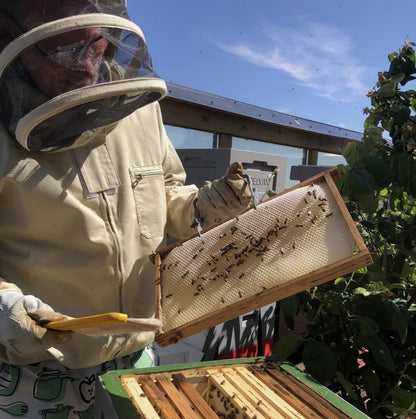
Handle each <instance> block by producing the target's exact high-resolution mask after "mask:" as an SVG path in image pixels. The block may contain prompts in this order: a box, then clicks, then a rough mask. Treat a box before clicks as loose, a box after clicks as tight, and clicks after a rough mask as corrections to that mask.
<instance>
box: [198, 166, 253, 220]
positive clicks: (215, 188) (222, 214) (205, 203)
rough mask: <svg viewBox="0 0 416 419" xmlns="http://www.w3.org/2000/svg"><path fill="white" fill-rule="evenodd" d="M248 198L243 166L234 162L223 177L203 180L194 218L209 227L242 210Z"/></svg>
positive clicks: (248, 187)
mask: <svg viewBox="0 0 416 419" xmlns="http://www.w3.org/2000/svg"><path fill="white" fill-rule="evenodd" d="M250 200H251V191H250V186H249V185H248V183H247V182H246V181H245V180H244V177H243V166H242V165H241V163H239V162H235V163H232V164H231V165H230V166H229V167H228V169H227V171H226V172H225V175H224V177H222V178H220V179H217V180H214V181H213V182H209V181H205V183H204V186H203V187H202V188H201V189H200V190H199V191H198V199H197V202H196V212H197V214H196V218H199V219H200V220H201V221H202V224H203V226H204V227H209V226H211V225H213V224H216V223H218V222H220V221H221V220H223V219H225V218H228V217H231V216H233V215H234V214H237V213H239V212H242V211H244V210H245V209H247V208H248V206H249V205H250ZM198 212H199V214H198Z"/></svg>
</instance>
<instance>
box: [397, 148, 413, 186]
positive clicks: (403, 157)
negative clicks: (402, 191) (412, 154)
mask: <svg viewBox="0 0 416 419" xmlns="http://www.w3.org/2000/svg"><path fill="white" fill-rule="evenodd" d="M393 171H394V174H395V175H396V178H397V180H398V182H399V184H400V185H401V186H403V187H406V186H407V184H408V182H409V176H410V161H409V157H408V155H407V154H406V153H397V154H395V155H393Z"/></svg>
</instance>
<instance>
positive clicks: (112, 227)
mask: <svg viewBox="0 0 416 419" xmlns="http://www.w3.org/2000/svg"><path fill="white" fill-rule="evenodd" d="M100 195H101V197H102V198H103V202H104V209H105V213H106V216H107V221H108V224H109V226H110V233H111V236H112V239H113V243H114V248H115V252H116V265H117V266H116V272H117V277H118V282H119V287H118V304H119V308H120V310H119V311H120V312H121V313H124V307H123V306H124V304H123V292H122V291H123V272H122V270H121V246H120V240H119V238H118V235H117V231H116V228H115V223H114V221H113V217H112V215H111V212H110V205H109V202H108V197H107V195H106V193H105V192H100Z"/></svg>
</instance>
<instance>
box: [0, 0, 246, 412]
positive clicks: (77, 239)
mask: <svg viewBox="0 0 416 419" xmlns="http://www.w3.org/2000/svg"><path fill="white" fill-rule="evenodd" d="M0 51H1V53H0V116H1V124H0V174H1V180H0V361H1V362H0V406H2V407H4V406H9V407H8V408H5V411H8V412H9V413H10V414H14V413H22V412H23V411H24V413H25V414H26V415H28V416H29V417H36V415H39V416H42V415H45V412H50V411H55V410H56V409H58V408H65V409H67V410H68V411H71V412H72V413H74V412H87V411H88V410H89V409H91V408H92V405H93V403H94V384H95V379H96V373H99V372H103V371H105V370H107V369H115V368H123V367H126V366H127V367H130V366H135V365H136V364H135V361H137V360H139V361H140V360H141V359H143V356H144V355H143V354H144V353H145V352H144V351H143V348H145V347H147V345H149V344H150V343H151V342H152V341H153V339H154V331H153V330H151V331H149V330H147V331H140V332H138V333H134V334H123V335H115V336H99V337H91V336H85V335H82V334H79V333H72V332H58V331H52V330H48V329H46V328H45V327H44V325H45V324H46V323H47V322H49V321H52V320H57V319H62V318H66V316H69V317H80V316H87V315H93V314H99V313H105V312H124V313H127V314H128V316H129V317H135V318H145V319H147V318H152V317H153V316H154V283H153V280H154V266H153V265H152V263H151V262H150V261H149V257H148V256H149V255H150V254H151V253H152V252H154V251H157V250H158V249H160V248H161V247H163V246H164V245H165V240H166V237H167V236H171V237H175V238H179V239H180V238H185V237H187V236H189V235H192V234H195V222H194V221H195V218H198V219H201V220H202V221H203V222H204V225H205V226H207V225H210V224H212V223H214V222H217V221H219V220H220V219H223V218H224V217H227V216H230V215H232V214H234V213H236V212H238V211H241V210H244V209H245V208H246V207H247V205H248V203H249V200H250V191H249V187H248V185H247V184H246V183H245V182H244V179H243V178H242V176H241V175H242V168H241V165H240V164H233V165H232V166H230V168H229V169H228V170H227V173H226V175H225V176H224V177H223V178H221V179H219V180H217V181H214V182H212V183H211V182H208V183H206V185H205V186H204V187H203V188H202V189H200V190H198V189H197V188H196V187H195V186H184V181H185V173H184V171H183V167H182V165H181V162H180V160H179V159H178V156H177V154H176V152H175V150H174V148H173V146H172V144H171V143H170V141H169V139H168V137H167V135H166V133H165V130H164V127H163V122H162V119H161V113H160V110H159V105H158V102H157V101H158V100H159V99H161V98H163V97H164V96H165V94H166V85H165V82H164V81H163V80H161V79H160V78H159V77H158V76H157V75H156V73H155V72H154V71H153V69H152V63H151V58H150V55H149V53H148V50H147V48H146V44H145V40H144V37H143V34H142V32H141V30H140V28H139V27H138V26H136V25H135V24H134V23H133V22H131V21H130V20H129V17H128V12H127V10H126V5H125V1H123V0H119V1H116V0H26V1H25V0H14V1H9V2H2V5H1V6H0ZM57 383H60V384H61V385H60V387H59V389H60V390H59V391H57V390H56V389H57V388H58V387H56V384H57ZM48 384H50V387H48ZM52 384H53V385H52ZM7 409H8V410H7ZM54 409H55V410H54ZM42 417H45V416H42ZM77 417H78V416H77Z"/></svg>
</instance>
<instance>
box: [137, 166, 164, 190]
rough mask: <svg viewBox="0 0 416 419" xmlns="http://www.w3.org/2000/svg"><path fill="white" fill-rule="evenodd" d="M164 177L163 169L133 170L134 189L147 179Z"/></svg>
mask: <svg viewBox="0 0 416 419" xmlns="http://www.w3.org/2000/svg"><path fill="white" fill-rule="evenodd" d="M160 175H163V169H148V170H146V169H144V170H143V169H142V170H140V169H132V170H131V176H132V178H133V184H132V186H133V188H135V187H136V186H137V184H138V183H139V182H140V181H141V180H142V179H143V178H145V177H148V176H160Z"/></svg>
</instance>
